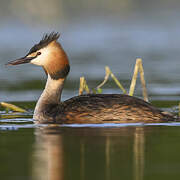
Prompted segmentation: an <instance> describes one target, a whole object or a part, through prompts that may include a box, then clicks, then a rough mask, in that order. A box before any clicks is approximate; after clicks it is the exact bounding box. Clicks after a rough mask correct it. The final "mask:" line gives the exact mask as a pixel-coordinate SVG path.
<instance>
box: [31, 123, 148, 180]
mask: <svg viewBox="0 0 180 180" xmlns="http://www.w3.org/2000/svg"><path fill="white" fill-rule="evenodd" d="M35 135H36V141H35V145H34V153H33V154H34V155H33V164H32V166H33V167H32V177H33V179H38V180H41V179H42V180H45V179H48V180H63V179H72V178H73V179H82V180H84V179H92V178H93V177H94V179H97V178H100V179H107V180H110V179H112V177H116V178H124V177H126V176H127V177H132V178H131V179H135V180H137V179H138V180H141V179H143V174H144V149H145V148H144V146H145V143H144V142H145V137H144V136H145V135H144V127H124V128H67V127H60V126H48V127H41V128H37V129H36V132H35Z"/></svg>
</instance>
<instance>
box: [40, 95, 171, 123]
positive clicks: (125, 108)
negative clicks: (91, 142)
mask: <svg viewBox="0 0 180 180" xmlns="http://www.w3.org/2000/svg"><path fill="white" fill-rule="evenodd" d="M44 109H45V111H43V112H42V113H43V115H42V114H41V115H40V117H39V118H38V119H39V121H40V122H46V123H48V122H49V123H52V122H53V123H68V124H71V123H83V124H84V123H136V122H143V123H152V122H167V121H170V120H173V119H174V117H173V116H172V115H169V114H165V113H164V112H163V111H161V110H159V109H157V108H155V107H154V106H152V105H151V104H150V103H147V102H145V101H143V100H141V99H139V98H136V97H132V96H128V95H123V94H86V95H81V96H76V97H73V98H71V99H68V100H66V101H64V102H61V103H59V104H46V105H45V107H44ZM41 117H43V119H42V120H41ZM44 118H45V119H46V120H47V121H46V120H45V119H44ZM44 120H45V121H44Z"/></svg>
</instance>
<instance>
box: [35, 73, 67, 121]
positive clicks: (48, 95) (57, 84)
mask: <svg viewBox="0 0 180 180" xmlns="http://www.w3.org/2000/svg"><path fill="white" fill-rule="evenodd" d="M64 81H65V79H64V78H63V79H58V80H54V79H52V78H51V77H50V75H49V74H48V79H47V82H46V86H45V89H44V91H43V93H42V94H41V96H40V98H39V100H38V102H37V104H36V107H35V110H34V116H33V118H34V119H38V118H39V116H41V114H42V113H44V111H45V108H47V105H49V104H58V103H59V102H60V99H61V93H62V89H63V85H64Z"/></svg>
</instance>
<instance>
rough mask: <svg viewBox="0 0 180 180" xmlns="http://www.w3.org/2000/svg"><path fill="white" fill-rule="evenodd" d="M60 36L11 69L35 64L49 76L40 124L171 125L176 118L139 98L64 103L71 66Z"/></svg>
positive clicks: (47, 39)
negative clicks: (63, 95) (164, 123)
mask: <svg viewBox="0 0 180 180" xmlns="http://www.w3.org/2000/svg"><path fill="white" fill-rule="evenodd" d="M58 37H59V35H58V33H51V34H50V35H45V36H44V38H43V39H42V40H41V41H40V42H39V44H36V45H35V46H34V47H32V48H31V50H30V51H29V53H28V54H27V55H26V56H25V57H23V58H20V59H18V60H15V61H11V62H9V63H8V64H9V65H17V64H22V63H32V64H35V65H39V66H42V67H43V68H44V70H45V72H46V74H47V75H48V79H47V83H46V87H45V89H44V91H43V93H42V95H41V97H40V98H39V100H38V102H37V104H36V107H35V111H34V116H33V118H34V119H35V120H36V121H37V122H40V123H68V124H69V123H134V122H143V123H150V122H167V121H170V120H174V119H175V118H174V117H173V116H172V115H170V114H166V113H164V112H162V111H161V110H159V109H157V108H155V107H153V106H152V105H151V104H150V103H147V102H145V101H143V100H141V99H139V98H135V97H131V96H128V95H122V94H87V95H81V96H77V97H73V98H71V99H69V100H66V101H64V102H61V101H60V98H61V93H62V89H63V85H64V81H65V78H66V76H67V75H68V73H69V70H70V66H69V61H68V57H67V55H66V53H65V52H64V50H63V49H62V47H61V45H60V44H59V43H58V42H57V39H58Z"/></svg>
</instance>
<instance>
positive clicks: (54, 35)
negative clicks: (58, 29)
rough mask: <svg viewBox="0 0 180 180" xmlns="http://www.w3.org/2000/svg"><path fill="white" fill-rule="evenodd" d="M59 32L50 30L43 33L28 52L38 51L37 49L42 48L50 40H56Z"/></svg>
mask: <svg viewBox="0 0 180 180" xmlns="http://www.w3.org/2000/svg"><path fill="white" fill-rule="evenodd" d="M59 36H60V34H59V33H55V32H52V33H50V34H45V35H44V36H43V38H42V40H41V41H40V42H39V43H38V44H35V45H34V46H33V47H32V48H31V49H30V51H29V52H28V54H31V53H33V52H36V51H38V50H39V49H42V48H44V47H46V46H47V45H48V44H49V43H51V42H52V41H56V40H57V39H58V38H59Z"/></svg>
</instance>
